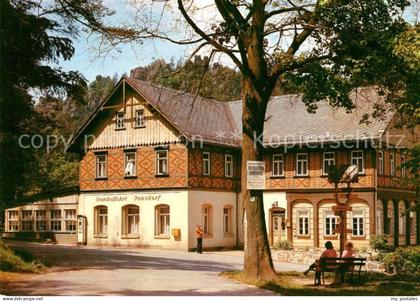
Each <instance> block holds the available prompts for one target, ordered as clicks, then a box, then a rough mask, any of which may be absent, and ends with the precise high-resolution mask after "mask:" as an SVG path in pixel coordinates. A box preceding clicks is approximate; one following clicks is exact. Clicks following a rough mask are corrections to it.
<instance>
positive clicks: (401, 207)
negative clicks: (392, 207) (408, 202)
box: [398, 201, 407, 235]
mask: <svg viewBox="0 0 420 301" xmlns="http://www.w3.org/2000/svg"><path fill="white" fill-rule="evenodd" d="M406 214H407V212H406V211H405V204H404V201H400V202H399V203H398V234H399V235H404V234H405V232H406V231H405V227H406V224H407V223H406V218H407V217H406Z"/></svg>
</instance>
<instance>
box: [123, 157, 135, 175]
mask: <svg viewBox="0 0 420 301" xmlns="http://www.w3.org/2000/svg"><path fill="white" fill-rule="evenodd" d="M129 156H130V157H131V156H134V159H133V160H130V162H132V163H133V167H132V173H130V174H129V173H128V163H129V160H128V157H129ZM136 176H137V152H136V151H126V152H124V177H136Z"/></svg>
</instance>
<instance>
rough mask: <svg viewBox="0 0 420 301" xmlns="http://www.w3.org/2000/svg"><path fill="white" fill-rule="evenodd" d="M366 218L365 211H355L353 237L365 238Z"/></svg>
mask: <svg viewBox="0 0 420 301" xmlns="http://www.w3.org/2000/svg"><path fill="white" fill-rule="evenodd" d="M364 225H365V218H364V212H363V211H353V232H352V234H353V236H364V235H365V233H364Z"/></svg>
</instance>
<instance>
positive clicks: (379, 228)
mask: <svg viewBox="0 0 420 301" xmlns="http://www.w3.org/2000/svg"><path fill="white" fill-rule="evenodd" d="M383 224H384V210H383V209H382V208H377V209H376V234H377V235H378V234H383V233H384V231H383V230H384V226H383Z"/></svg>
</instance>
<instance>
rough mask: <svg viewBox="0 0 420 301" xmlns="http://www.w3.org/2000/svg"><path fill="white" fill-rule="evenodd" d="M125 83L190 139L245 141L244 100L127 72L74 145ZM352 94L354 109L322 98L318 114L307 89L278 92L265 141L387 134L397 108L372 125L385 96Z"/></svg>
mask: <svg viewBox="0 0 420 301" xmlns="http://www.w3.org/2000/svg"><path fill="white" fill-rule="evenodd" d="M122 83H126V84H128V85H129V86H130V87H131V88H133V89H134V90H135V91H136V92H137V93H139V94H140V95H141V96H142V97H143V98H144V99H145V100H146V101H147V102H148V103H150V105H151V106H152V107H153V108H154V109H155V110H156V111H157V112H158V113H159V114H161V115H162V116H163V117H164V118H165V119H166V120H168V122H169V123H170V124H171V125H172V126H174V127H175V128H176V129H177V130H178V131H179V132H180V133H181V134H182V135H184V136H185V137H186V138H187V139H188V140H190V141H192V140H198V141H203V142H204V143H210V144H217V145H223V146H229V147H240V145H241V134H240V133H241V132H242V101H240V100H239V101H231V102H221V101H217V100H214V99H207V98H203V97H200V96H197V95H194V94H191V93H186V92H182V91H177V90H174V89H170V88H166V87H163V86H161V85H155V84H151V83H147V82H144V81H140V80H137V79H134V78H127V77H124V78H122V79H121V80H120V81H119V82H118V83H117V85H116V87H115V89H114V90H113V91H112V92H111V94H110V95H109V96H108V98H106V99H105V100H104V101H103V102H102V103H101V104H100V105H99V107H98V108H97V110H96V111H95V112H94V113H93V114H92V116H91V117H90V118H89V119H88V121H87V122H86V123H85V124H84V125H83V126H82V127H81V128H80V130H79V131H78V132H77V134H76V135H75V137H74V138H73V140H72V141H71V144H70V147H69V149H70V150H75V146H74V145H75V144H77V141H78V139H79V138H80V137H81V135H82V134H83V133H84V132H85V131H86V129H87V128H88V126H89V124H91V123H92V122H94V119H95V118H96V117H97V115H98V114H99V112H100V111H101V108H102V107H103V106H104V105H105V104H106V103H107V101H108V100H109V99H110V98H111V96H112V95H113V94H114V93H116V91H117V89H118V87H119V86H120V85H121V84H122ZM350 97H351V99H352V101H353V103H354V104H355V106H356V109H355V110H354V111H353V112H352V113H347V112H346V111H345V109H344V108H332V107H331V106H329V105H328V104H327V103H326V102H320V103H319V104H318V109H317V111H316V113H315V114H312V113H308V112H307V110H306V106H305V104H304V103H303V102H302V96H301V95H297V94H291V95H283V96H274V97H272V98H271V99H270V101H269V103H268V105H267V113H266V122H265V124H264V140H263V142H264V145H265V146H267V147H276V146H280V145H284V144H297V143H306V142H326V143H328V142H335V141H356V140H359V141H360V140H365V139H379V138H380V137H382V135H383V133H384V131H385V130H386V128H387V126H388V125H389V124H390V121H391V120H392V118H393V113H391V112H387V114H386V116H385V118H384V119H382V120H380V119H375V120H372V122H371V123H370V124H369V125H367V124H362V123H360V120H361V119H362V117H363V115H364V114H366V113H367V114H371V113H372V112H373V111H374V107H375V104H377V103H382V104H383V103H384V99H383V97H381V96H379V94H378V93H377V91H376V89H375V88H373V87H366V88H359V89H355V90H354V91H353V92H352V94H351V96H350Z"/></svg>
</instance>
